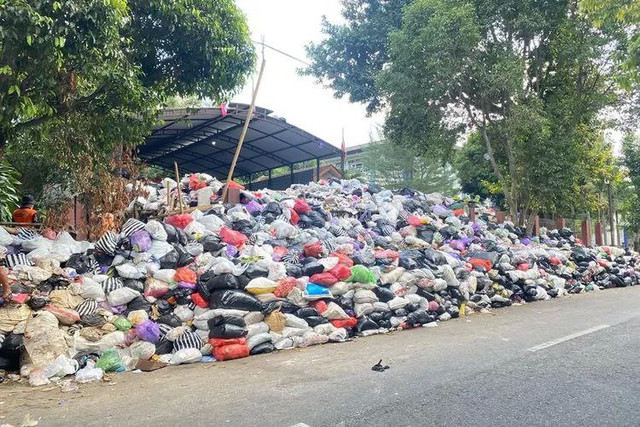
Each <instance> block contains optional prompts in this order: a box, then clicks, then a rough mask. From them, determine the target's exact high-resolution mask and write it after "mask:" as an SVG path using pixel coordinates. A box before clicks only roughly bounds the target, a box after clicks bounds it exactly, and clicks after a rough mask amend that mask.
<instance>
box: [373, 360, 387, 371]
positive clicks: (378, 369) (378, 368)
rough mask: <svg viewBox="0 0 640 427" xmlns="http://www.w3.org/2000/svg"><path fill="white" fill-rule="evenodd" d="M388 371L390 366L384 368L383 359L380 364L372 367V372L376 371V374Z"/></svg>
mask: <svg viewBox="0 0 640 427" xmlns="http://www.w3.org/2000/svg"><path fill="white" fill-rule="evenodd" d="M387 369H389V366H388V365H384V366H383V365H382V359H380V360H379V361H378V363H376V364H375V365H373V366H372V367H371V370H372V371H376V372H384V371H386V370H387Z"/></svg>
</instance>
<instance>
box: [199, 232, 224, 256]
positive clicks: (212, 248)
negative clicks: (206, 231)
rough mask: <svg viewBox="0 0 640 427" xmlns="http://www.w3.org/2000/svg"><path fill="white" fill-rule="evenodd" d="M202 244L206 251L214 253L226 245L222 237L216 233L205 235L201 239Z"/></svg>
mask: <svg viewBox="0 0 640 427" xmlns="http://www.w3.org/2000/svg"><path fill="white" fill-rule="evenodd" d="M200 244H201V245H202V247H203V249H204V251H205V252H212V253H217V252H218V251H220V250H222V249H223V247H224V245H223V244H222V242H221V241H220V239H219V238H218V237H217V236H214V235H207V236H204V237H203V238H202V239H200Z"/></svg>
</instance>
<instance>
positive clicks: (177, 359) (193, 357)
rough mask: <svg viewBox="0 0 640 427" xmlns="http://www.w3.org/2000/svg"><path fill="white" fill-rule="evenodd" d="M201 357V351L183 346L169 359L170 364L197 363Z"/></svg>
mask: <svg viewBox="0 0 640 427" xmlns="http://www.w3.org/2000/svg"><path fill="white" fill-rule="evenodd" d="M200 359H202V353H200V350H199V349H197V348H185V349H183V350H179V351H177V352H176V353H175V354H174V355H173V357H172V358H171V360H170V361H169V364H170V365H182V364H185V363H197V362H199V361H200Z"/></svg>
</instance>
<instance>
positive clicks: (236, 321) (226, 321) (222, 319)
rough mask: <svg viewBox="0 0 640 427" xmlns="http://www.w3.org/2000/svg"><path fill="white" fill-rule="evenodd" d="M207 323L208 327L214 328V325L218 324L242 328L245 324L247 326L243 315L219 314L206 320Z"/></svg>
mask: <svg viewBox="0 0 640 427" xmlns="http://www.w3.org/2000/svg"><path fill="white" fill-rule="evenodd" d="M207 325H208V326H209V329H212V328H215V327H216V326H220V325H234V326H240V327H242V328H244V327H245V326H247V322H245V321H244V317H241V316H226V315H220V316H215V317H212V318H211V319H209V320H207Z"/></svg>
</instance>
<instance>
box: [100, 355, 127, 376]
mask: <svg viewBox="0 0 640 427" xmlns="http://www.w3.org/2000/svg"><path fill="white" fill-rule="evenodd" d="M96 368H100V369H102V370H103V371H105V372H123V371H124V362H123V361H122V359H121V358H120V356H119V355H118V352H117V351H116V350H107V351H105V352H104V354H103V355H102V356H100V359H98V362H97V363H96Z"/></svg>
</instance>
